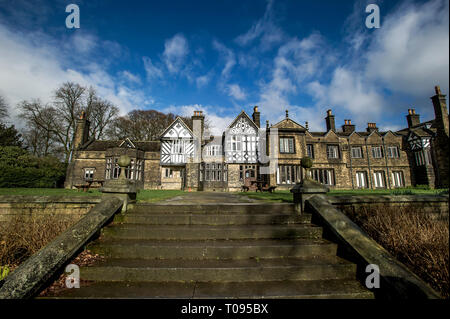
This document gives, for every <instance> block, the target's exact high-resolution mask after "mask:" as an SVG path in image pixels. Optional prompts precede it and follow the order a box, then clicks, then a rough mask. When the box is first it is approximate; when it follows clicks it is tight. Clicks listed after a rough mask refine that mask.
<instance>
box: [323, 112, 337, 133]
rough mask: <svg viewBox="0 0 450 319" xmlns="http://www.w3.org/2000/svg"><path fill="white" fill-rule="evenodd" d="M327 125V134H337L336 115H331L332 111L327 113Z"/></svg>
mask: <svg viewBox="0 0 450 319" xmlns="http://www.w3.org/2000/svg"><path fill="white" fill-rule="evenodd" d="M325 123H326V125H327V132H329V131H334V132H336V126H335V124H334V115H333V114H332V113H331V110H328V111H327V117H326V118H325Z"/></svg>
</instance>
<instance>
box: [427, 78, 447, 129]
mask: <svg viewBox="0 0 450 319" xmlns="http://www.w3.org/2000/svg"><path fill="white" fill-rule="evenodd" d="M434 90H435V92H436V95H435V96H433V97H431V101H432V102H433V106H434V114H435V126H436V128H437V130H438V132H439V131H441V132H442V133H441V134H443V135H445V136H447V137H449V135H448V134H449V133H448V111H447V101H446V99H445V97H446V95H444V94H442V93H441V88H440V87H439V85H436V86H435V87H434ZM438 134H439V133H438Z"/></svg>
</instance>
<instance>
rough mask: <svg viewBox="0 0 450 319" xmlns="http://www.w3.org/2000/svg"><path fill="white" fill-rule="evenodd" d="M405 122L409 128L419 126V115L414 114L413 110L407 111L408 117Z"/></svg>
mask: <svg viewBox="0 0 450 319" xmlns="http://www.w3.org/2000/svg"><path fill="white" fill-rule="evenodd" d="M406 121H407V122H408V127H409V128H411V127H413V126H416V125H419V124H420V115H419V114H416V110H415V109H408V115H406Z"/></svg>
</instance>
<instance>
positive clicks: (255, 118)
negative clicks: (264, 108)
mask: <svg viewBox="0 0 450 319" xmlns="http://www.w3.org/2000/svg"><path fill="white" fill-rule="evenodd" d="M252 118H253V122H255V124H256V126H257V127H261V113H260V112H259V111H258V106H257V105H256V106H255V107H254V108H253V114H252Z"/></svg>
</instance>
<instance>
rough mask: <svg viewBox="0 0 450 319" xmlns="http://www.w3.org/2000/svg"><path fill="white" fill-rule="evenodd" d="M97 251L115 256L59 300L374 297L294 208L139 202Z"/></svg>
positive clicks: (86, 271) (107, 231) (84, 272)
mask: <svg viewBox="0 0 450 319" xmlns="http://www.w3.org/2000/svg"><path fill="white" fill-rule="evenodd" d="M88 249H89V250H91V251H93V252H95V253H99V254H101V255H103V256H106V259H105V260H103V261H101V262H97V263H96V264H94V265H92V266H89V267H85V268H81V271H80V274H81V279H82V283H81V288H79V289H67V290H64V291H63V292H61V293H60V295H59V297H69V298H73V297H80V298H373V294H372V293H371V292H370V291H369V290H367V289H366V288H364V287H363V286H362V285H361V284H360V283H359V282H358V281H357V280H356V265H355V264H352V263H350V262H348V261H346V260H344V259H342V258H339V257H337V256H336V250H337V246H336V244H334V243H331V242H329V241H327V240H325V239H323V238H322V228H321V227H317V226H315V225H313V224H311V215H307V214H306V215H303V216H296V215H295V214H294V211H293V205H290V204H284V203H280V204H271V203H269V204H268V203H263V204H261V203H229V204H212V203H211V204H191V205H189V204H181V205H180V204H178V205H177V204H169V205H166V204H136V205H134V207H133V208H132V209H131V210H129V211H128V212H127V213H126V214H125V215H124V216H120V215H119V216H117V217H116V218H115V221H114V223H112V224H111V225H110V226H108V227H106V228H104V229H103V231H102V235H101V236H100V238H99V239H98V240H96V241H94V242H93V243H91V244H90V245H89V247H88ZM86 281H87V282H86Z"/></svg>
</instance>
